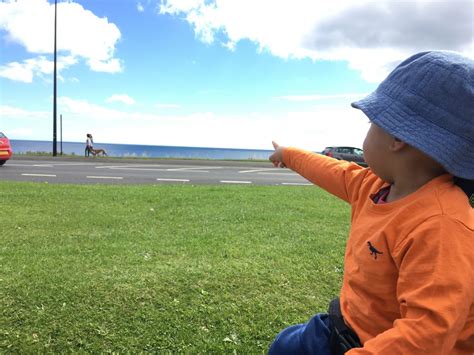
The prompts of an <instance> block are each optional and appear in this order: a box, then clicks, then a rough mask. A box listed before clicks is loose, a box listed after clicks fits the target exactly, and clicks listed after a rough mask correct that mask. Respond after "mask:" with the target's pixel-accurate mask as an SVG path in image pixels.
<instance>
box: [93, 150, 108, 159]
mask: <svg viewBox="0 0 474 355" xmlns="http://www.w3.org/2000/svg"><path fill="white" fill-rule="evenodd" d="M91 153H92V155H93V156H94V158H95V157H96V156H97V155H101V154H102V155H103V156H105V157H106V156H107V152H106V151H105V149H91Z"/></svg>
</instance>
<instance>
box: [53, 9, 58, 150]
mask: <svg viewBox="0 0 474 355" xmlns="http://www.w3.org/2000/svg"><path fill="white" fill-rule="evenodd" d="M57 7H58V0H54V94H53V96H54V98H53V157H55V156H56V155H57V154H58V152H57V143H58V142H57V138H56V134H57V132H56V131H57V122H56V108H57V107H56V104H57V102H56V97H57V77H56V49H57V48H56V29H57Z"/></svg>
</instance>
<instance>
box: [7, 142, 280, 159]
mask: <svg viewBox="0 0 474 355" xmlns="http://www.w3.org/2000/svg"><path fill="white" fill-rule="evenodd" d="M10 142H11V145H12V149H13V153H14V154H15V153H17V154H26V153H50V152H52V150H53V142H52V141H43V140H26V139H10ZM85 147H86V143H85V142H69V141H63V142H62V149H61V143H60V142H58V144H57V152H58V153H59V152H62V153H63V154H70V155H79V156H80V155H86V152H85ZM94 147H96V148H102V149H105V151H106V152H107V155H108V156H111V157H143V158H191V159H196V158H197V159H231V160H242V159H243V160H265V159H268V157H269V155H270V154H271V153H272V152H273V150H271V149H250V148H214V147H187V146H168V145H147V144H130V143H124V144H119V143H94Z"/></svg>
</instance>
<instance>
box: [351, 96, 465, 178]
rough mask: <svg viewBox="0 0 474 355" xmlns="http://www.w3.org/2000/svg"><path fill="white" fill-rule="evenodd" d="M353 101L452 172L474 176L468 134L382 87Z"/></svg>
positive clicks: (375, 120)
mask: <svg viewBox="0 0 474 355" xmlns="http://www.w3.org/2000/svg"><path fill="white" fill-rule="evenodd" d="M351 105H352V107H354V108H357V109H359V110H362V111H363V112H364V113H365V114H366V116H367V117H368V118H369V119H370V120H371V121H372V122H374V123H375V124H376V125H377V126H379V127H381V128H382V129H384V130H385V131H386V132H388V133H390V134H391V135H393V136H395V137H397V138H399V139H401V140H402V141H404V142H406V143H407V144H409V145H411V146H413V147H415V148H417V149H419V150H421V151H422V152H424V153H425V154H427V155H428V156H430V157H431V158H433V159H434V160H436V161H437V162H438V163H440V164H441V165H442V166H443V167H444V168H445V169H446V171H448V172H449V173H451V174H453V175H455V176H458V177H461V178H464V179H471V180H472V179H474V164H473V163H472V162H473V161H474V151H472V143H470V142H469V141H468V140H467V139H466V138H463V137H459V136H457V135H455V134H453V133H451V132H449V131H447V130H446V129H444V128H442V127H439V126H437V125H435V124H434V123H433V122H431V121H429V120H428V119H426V118H424V117H422V116H420V115H418V114H417V113H415V112H413V111H412V110H411V109H410V108H408V107H406V106H405V105H403V104H401V103H399V102H398V101H396V100H394V99H393V98H391V97H388V96H386V95H385V94H383V93H381V92H378V91H375V92H373V93H372V94H370V95H369V96H367V97H365V98H364V99H362V100H359V101H356V102H353V103H352V104H351ZM447 142H449V143H447Z"/></svg>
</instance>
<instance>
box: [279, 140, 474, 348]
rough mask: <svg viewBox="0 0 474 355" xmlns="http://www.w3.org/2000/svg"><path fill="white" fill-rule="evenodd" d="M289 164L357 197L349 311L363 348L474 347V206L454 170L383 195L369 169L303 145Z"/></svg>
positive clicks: (348, 267)
mask: <svg viewBox="0 0 474 355" xmlns="http://www.w3.org/2000/svg"><path fill="white" fill-rule="evenodd" d="M283 161H284V163H285V165H286V166H287V167H289V168H291V169H292V170H294V171H296V172H298V173H299V174H300V175H302V176H303V177H305V178H306V179H308V180H309V181H311V182H313V183H314V184H316V185H318V186H320V187H322V188H324V189H325V190H327V191H328V192H330V193H332V194H334V195H335V196H337V197H339V198H341V199H343V200H345V201H347V202H349V203H350V204H351V206H352V214H351V230H350V235H349V238H348V241H347V246H346V253H345V257H344V280H343V285H342V289H341V295H340V297H341V311H342V314H343V316H344V319H345V321H346V322H347V323H348V325H349V326H350V327H351V328H353V329H354V330H355V331H356V333H357V334H358V335H359V338H360V339H361V341H362V343H363V345H364V346H363V348H359V349H353V350H350V351H349V352H347V354H350V355H358V354H384V355H390V354H396V355H402V354H403V355H404V354H409V355H415V354H430V355H435V354H440V355H445V354H456V355H457V354H459V355H460V354H463V355H464V354H466V355H467V354H469V355H472V354H474V210H473V209H472V208H471V207H470V205H469V202H468V199H467V197H466V195H465V194H464V193H463V192H462V190H461V189H459V188H458V187H456V186H455V185H453V183H452V176H450V175H449V174H445V175H442V176H439V177H437V178H435V179H433V180H432V181H430V182H428V183H427V184H425V185H424V186H422V187H421V188H420V189H419V190H418V191H416V192H414V193H412V194H410V195H409V196H406V197H404V198H402V199H400V200H397V201H394V202H390V203H386V204H376V203H374V202H373V201H372V199H371V195H373V194H374V193H376V192H378V191H379V190H380V189H381V188H382V187H383V186H386V185H387V184H385V183H384V182H383V181H382V180H381V179H379V178H378V177H377V176H376V175H374V174H373V173H372V172H371V170H370V169H367V168H366V169H364V168H362V167H360V166H358V165H356V164H354V163H347V162H340V161H338V160H335V159H332V158H329V157H326V156H322V155H319V154H314V153H311V152H306V151H303V150H299V149H296V148H285V149H284V151H283Z"/></svg>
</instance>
